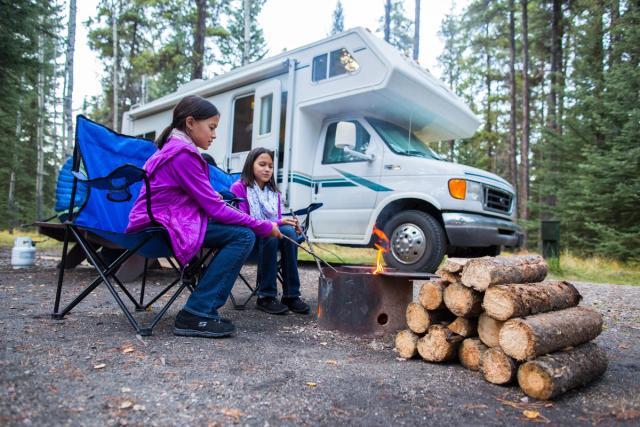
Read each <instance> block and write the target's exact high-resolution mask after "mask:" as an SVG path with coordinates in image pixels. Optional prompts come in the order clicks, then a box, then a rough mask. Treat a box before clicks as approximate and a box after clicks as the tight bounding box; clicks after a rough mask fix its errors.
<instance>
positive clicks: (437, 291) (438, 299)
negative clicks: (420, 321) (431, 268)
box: [418, 280, 449, 310]
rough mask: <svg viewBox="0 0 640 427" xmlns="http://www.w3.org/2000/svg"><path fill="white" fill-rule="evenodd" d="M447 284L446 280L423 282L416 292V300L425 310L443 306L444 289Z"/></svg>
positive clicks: (437, 308)
mask: <svg viewBox="0 0 640 427" xmlns="http://www.w3.org/2000/svg"><path fill="white" fill-rule="evenodd" d="M448 284H449V282H447V281H446V280H436V281H433V282H432V281H429V282H424V283H423V285H422V287H421V288H420V293H419V294H418V301H420V304H421V305H422V306H423V307H424V308H425V309H427V310H439V309H441V308H444V289H445V288H446V287H447V285H448Z"/></svg>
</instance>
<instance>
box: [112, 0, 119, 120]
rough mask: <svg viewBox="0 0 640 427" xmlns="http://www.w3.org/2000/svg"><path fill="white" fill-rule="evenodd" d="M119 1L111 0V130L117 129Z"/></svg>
mask: <svg viewBox="0 0 640 427" xmlns="http://www.w3.org/2000/svg"><path fill="white" fill-rule="evenodd" d="M118 3H119V2H116V1H112V3H111V6H112V10H111V25H112V27H111V31H112V38H113V70H112V73H113V76H112V77H113V130H115V131H116V132H117V131H118V114H119V113H118V104H119V102H120V100H119V99H118V69H119V67H118V13H119V10H120V8H119V7H118V6H119V4H118Z"/></svg>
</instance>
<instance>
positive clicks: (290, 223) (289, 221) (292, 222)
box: [282, 218, 302, 234]
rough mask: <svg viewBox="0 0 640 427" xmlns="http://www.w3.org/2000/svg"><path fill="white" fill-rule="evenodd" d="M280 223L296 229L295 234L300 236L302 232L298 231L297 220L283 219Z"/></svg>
mask: <svg viewBox="0 0 640 427" xmlns="http://www.w3.org/2000/svg"><path fill="white" fill-rule="evenodd" d="M282 223H283V224H286V225H290V226H292V227H293V228H295V229H296V233H298V234H302V230H301V229H300V224H298V219H297V218H283V219H282Z"/></svg>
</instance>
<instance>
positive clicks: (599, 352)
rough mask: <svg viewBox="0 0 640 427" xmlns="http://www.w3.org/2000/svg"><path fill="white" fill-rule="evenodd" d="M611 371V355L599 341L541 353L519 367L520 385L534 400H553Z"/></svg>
mask: <svg viewBox="0 0 640 427" xmlns="http://www.w3.org/2000/svg"><path fill="white" fill-rule="evenodd" d="M606 370H607V354H606V353H605V351H604V350H603V349H602V348H600V347H598V345H597V344H595V343H592V342H590V343H586V344H582V345H580V346H578V347H574V348H571V349H568V350H566V351H559V352H556V353H551V354H547V355H546V356H541V357H539V358H537V359H535V360H532V361H530V362H526V363H524V364H523V365H521V366H520V368H519V369H518V384H519V385H520V388H522V391H523V392H524V393H525V394H526V395H527V396H530V397H533V398H534V399H544V400H547V399H552V398H554V397H557V396H559V395H561V394H562V393H564V392H566V391H568V390H570V389H572V388H575V387H579V386H583V385H586V384H588V383H590V382H591V381H594V380H596V379H597V378H599V377H600V376H602V374H604V372H605V371H606Z"/></svg>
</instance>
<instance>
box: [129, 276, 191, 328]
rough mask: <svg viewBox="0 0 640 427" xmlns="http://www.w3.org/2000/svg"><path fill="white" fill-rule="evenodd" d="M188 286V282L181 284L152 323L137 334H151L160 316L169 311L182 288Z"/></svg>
mask: <svg viewBox="0 0 640 427" xmlns="http://www.w3.org/2000/svg"><path fill="white" fill-rule="evenodd" d="M188 285H189V283H188V282H186V281H184V282H182V284H181V285H180V287H179V288H178V290H177V291H176V292H175V293H174V294H173V295H172V296H171V299H169V301H168V302H167V303H166V304H165V305H164V307H162V310H160V312H159V313H158V314H156V317H154V318H153V321H152V322H151V324H149V326H147V327H145V328H140V329H138V333H139V334H140V335H141V336H143V337H148V336H150V335H151V334H152V333H153V328H155V326H156V325H157V324H158V322H159V321H160V319H161V318H162V316H164V314H165V313H166V312H167V310H169V307H171V306H172V305H173V303H174V302H175V300H176V299H177V298H178V297H179V296H180V294H181V293H182V291H183V290H184V288H185V287H187V286H188Z"/></svg>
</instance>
